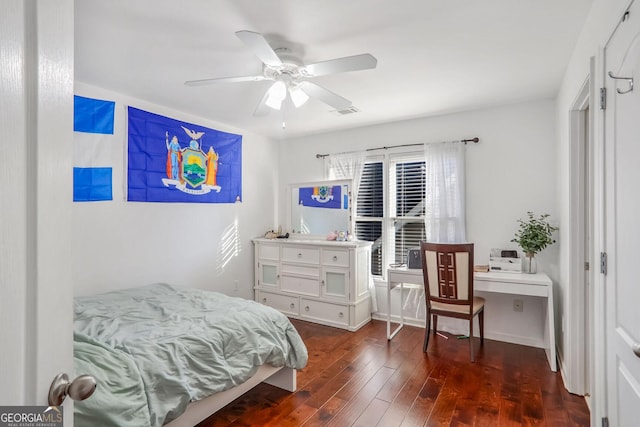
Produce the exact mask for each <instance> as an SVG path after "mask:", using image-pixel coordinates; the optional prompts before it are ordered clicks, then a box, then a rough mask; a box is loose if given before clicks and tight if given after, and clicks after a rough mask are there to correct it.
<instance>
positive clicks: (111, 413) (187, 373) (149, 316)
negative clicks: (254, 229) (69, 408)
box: [74, 284, 308, 427]
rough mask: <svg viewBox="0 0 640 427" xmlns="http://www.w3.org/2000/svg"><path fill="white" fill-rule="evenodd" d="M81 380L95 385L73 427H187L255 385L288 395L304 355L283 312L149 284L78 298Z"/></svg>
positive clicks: (78, 410)
mask: <svg viewBox="0 0 640 427" xmlns="http://www.w3.org/2000/svg"><path fill="white" fill-rule="evenodd" d="M74 311H75V318H74V360H75V370H76V373H77V374H90V375H93V376H95V377H96V381H97V383H98V387H97V389H96V392H95V393H94V395H93V396H91V397H90V398H89V399H87V400H85V401H81V402H76V403H75V425H77V426H98V425H99V426H104V427H107V426H118V427H126V426H135V427H146V426H148V427H157V426H162V425H165V424H169V425H170V426H172V427H173V426H193V425H194V424H196V423H198V422H199V421H201V420H203V419H204V418H206V417H207V416H208V415H210V414H211V413H212V412H215V410H217V409H219V408H221V407H222V406H224V405H226V404H227V403H229V402H231V401H232V400H233V399H234V398H235V397H237V396H238V395H240V394H242V393H244V392H245V391H247V390H248V389H250V388H251V387H253V386H254V385H256V384H258V383H259V382H261V381H265V380H266V382H269V383H272V384H274V385H277V386H280V387H282V388H285V389H288V390H290V391H293V390H294V389H295V370H296V369H301V368H303V367H304V366H305V365H306V363H307V357H308V355H307V350H306V347H305V345H304V343H303V342H302V339H301V338H300V336H299V335H298V333H297V331H296V330H295V328H294V327H293V326H292V325H291V323H290V322H289V319H287V318H286V316H284V315H283V314H282V313H280V312H278V311H276V310H274V309H272V308H270V307H267V306H264V305H261V304H258V303H256V302H254V301H249V300H245V299H241V298H234V297H229V296H227V295H224V294H221V293H217V292H209V291H203V290H198V289H187V288H180V287H174V286H171V285H168V284H154V285H149V286H144V287H140V288H132V289H127V290H122V291H114V292H109V293H106V294H101V295H97V296H92V297H76V298H75V299H74Z"/></svg>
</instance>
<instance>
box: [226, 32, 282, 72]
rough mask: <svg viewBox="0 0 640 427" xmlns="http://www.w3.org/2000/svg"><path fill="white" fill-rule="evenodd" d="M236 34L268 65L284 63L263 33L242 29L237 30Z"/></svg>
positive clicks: (273, 65) (275, 65) (276, 65)
mask: <svg viewBox="0 0 640 427" xmlns="http://www.w3.org/2000/svg"><path fill="white" fill-rule="evenodd" d="M236 36H238V38H239V39H240V40H242V42H243V43H244V44H245V45H246V46H247V47H248V48H249V49H251V50H252V51H253V53H254V54H255V55H256V56H257V57H258V58H260V60H261V61H262V62H263V63H265V64H266V65H270V66H272V67H278V66H280V65H282V61H281V60H280V58H278V55H276V53H275V52H274V50H273V48H272V47H271V46H269V43H267V40H265V38H264V37H263V36H262V34H260V33H255V32H253V31H247V30H242V31H237V32H236Z"/></svg>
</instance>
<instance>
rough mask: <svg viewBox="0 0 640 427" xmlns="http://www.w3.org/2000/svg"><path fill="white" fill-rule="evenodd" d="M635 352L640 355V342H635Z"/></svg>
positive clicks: (637, 355)
mask: <svg viewBox="0 0 640 427" xmlns="http://www.w3.org/2000/svg"><path fill="white" fill-rule="evenodd" d="M633 354H635V355H636V357H640V344H638V343H635V344H634V345H633Z"/></svg>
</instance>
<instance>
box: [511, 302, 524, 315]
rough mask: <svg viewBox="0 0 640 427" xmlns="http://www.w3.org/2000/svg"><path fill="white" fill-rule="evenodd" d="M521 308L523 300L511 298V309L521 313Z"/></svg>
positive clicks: (522, 308) (522, 307)
mask: <svg viewBox="0 0 640 427" xmlns="http://www.w3.org/2000/svg"><path fill="white" fill-rule="evenodd" d="M523 310H524V302H523V301H522V300H521V299H514V300H513V311H517V312H519V313H522V311H523Z"/></svg>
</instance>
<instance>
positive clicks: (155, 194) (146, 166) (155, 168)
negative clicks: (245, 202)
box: [127, 107, 242, 203]
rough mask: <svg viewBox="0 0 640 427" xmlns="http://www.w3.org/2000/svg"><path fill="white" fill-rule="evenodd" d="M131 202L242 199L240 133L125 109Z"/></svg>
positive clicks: (214, 201) (218, 201)
mask: <svg viewBox="0 0 640 427" xmlns="http://www.w3.org/2000/svg"><path fill="white" fill-rule="evenodd" d="M128 132H129V149H128V167H127V168H128V185H127V188H128V192H127V199H128V200H129V201H138V202H181V203H234V202H236V201H240V200H242V135H235V134H232V133H226V132H221V131H218V130H215V129H210V128H206V127H203V126H199V125H194V124H191V123H186V122H182V121H179V120H174V119H171V118H168V117H164V116H160V115H158V114H153V113H149V112H147V111H143V110H139V109H136V108H133V107H129V131H128Z"/></svg>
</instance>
